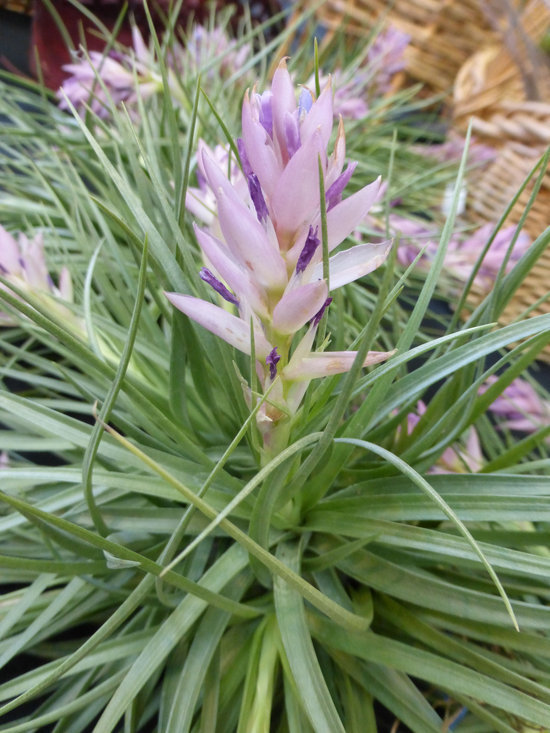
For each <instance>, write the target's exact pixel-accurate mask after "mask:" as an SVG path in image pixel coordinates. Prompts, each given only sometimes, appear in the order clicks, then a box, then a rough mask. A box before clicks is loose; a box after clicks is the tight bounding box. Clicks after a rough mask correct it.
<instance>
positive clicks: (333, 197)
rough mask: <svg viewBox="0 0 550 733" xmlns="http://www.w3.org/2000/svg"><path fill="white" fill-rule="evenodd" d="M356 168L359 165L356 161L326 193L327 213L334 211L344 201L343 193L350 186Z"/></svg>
mask: <svg viewBox="0 0 550 733" xmlns="http://www.w3.org/2000/svg"><path fill="white" fill-rule="evenodd" d="M356 167H357V163H356V162H355V161H354V162H353V163H350V164H349V165H348V167H347V168H346V170H345V171H344V172H343V173H341V174H340V175H339V176H338V178H337V179H336V180H335V181H334V183H333V184H332V185H331V186H329V187H328V189H327V192H326V200H327V211H330V210H331V209H333V208H334V207H335V206H336V204H339V203H340V201H341V200H342V193H343V191H344V189H345V187H346V186H347V185H348V183H349V179H350V178H351V177H352V175H353V171H354V170H355V168H356Z"/></svg>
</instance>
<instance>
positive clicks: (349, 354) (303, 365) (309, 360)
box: [283, 351, 395, 381]
mask: <svg viewBox="0 0 550 733" xmlns="http://www.w3.org/2000/svg"><path fill="white" fill-rule="evenodd" d="M393 354H395V351H369V353H368V354H367V358H366V359H365V361H364V362H363V366H364V367H366V366H371V365H373V364H379V363H380V362H381V361H385V360H386V359H388V358H389V357H390V356H392V355H393ZM356 355H357V352H356V351H323V352H317V353H313V354H310V355H309V356H307V357H305V358H304V359H301V360H300V361H298V362H296V363H295V364H294V363H292V362H293V360H291V362H290V363H289V364H288V366H286V367H285V368H284V370H283V374H284V376H285V378H286V379H291V380H296V381H300V380H302V379H316V378H317V377H329V376H332V375H334V374H342V373H343V372H349V370H350V369H351V367H352V364H353V362H354V361H355V357H356Z"/></svg>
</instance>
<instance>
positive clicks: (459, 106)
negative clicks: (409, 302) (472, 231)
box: [453, 0, 550, 362]
mask: <svg viewBox="0 0 550 733" xmlns="http://www.w3.org/2000/svg"><path fill="white" fill-rule="evenodd" d="M549 27H550V7H548V5H547V4H546V3H545V2H544V0H531V2H529V3H528V4H527V5H526V7H525V9H524V11H523V12H522V13H521V15H520V23H519V24H517V25H516V27H513V28H511V29H509V30H508V32H507V33H505V34H504V36H503V40H502V41H501V43H500V44H491V45H489V46H486V47H485V48H482V49H481V50H479V51H478V52H477V53H475V54H473V55H472V57H471V58H470V59H468V60H467V61H466V62H465V63H464V65H463V66H462V68H461V69H460V71H459V72H458V74H457V78H456V82H455V87H454V109H453V120H454V126H455V129H458V130H459V131H461V132H465V130H466V128H467V126H468V124H469V123H470V122H471V124H472V131H473V133H474V134H475V136H476V137H477V138H478V139H480V140H482V141H483V142H486V143H488V144H490V145H492V146H493V147H494V148H496V151H497V154H496V158H495V159H494V160H493V161H492V162H491V163H490V164H489V165H488V166H487V167H486V168H485V169H484V170H482V171H481V172H478V173H476V174H474V175H473V176H472V177H471V180H470V181H469V196H468V203H467V210H466V215H467V218H468V219H469V220H470V221H471V222H473V223H485V222H496V221H497V220H498V219H499V218H500V217H501V216H502V214H503V213H504V211H505V210H506V208H507V206H508V204H509V203H510V201H511V200H512V199H513V198H514V196H515V195H516V193H517V191H518V189H519V188H520V186H521V185H522V183H523V181H524V180H525V179H526V177H527V176H528V174H529V172H530V171H531V169H532V168H533V166H534V165H535V163H536V162H537V160H538V159H539V158H540V157H541V156H542V154H543V152H544V150H545V148H546V146H547V145H549V144H550V64H549V63H548V60H547V59H544V58H541V56H540V53H539V52H538V50H537V48H536V46H537V44H538V43H539V42H540V40H541V39H542V37H543V35H544V33H545V32H546V31H547V29H548V28H549ZM533 185H534V181H531V182H530V184H529V185H528V186H527V187H526V189H525V190H524V191H523V193H522V194H521V196H520V198H519V200H518V202H517V203H516V205H515V206H514V208H513V210H512V211H511V213H510V215H509V217H508V220H507V222H506V223H507V224H517V223H518V222H519V220H520V218H521V216H522V214H523V212H524V211H525V207H526V205H527V202H528V200H529V197H530V195H531V192H532V190H533ZM549 225H550V170H547V171H546V173H545V176H544V178H543V181H542V186H541V189H540V191H539V193H538V195H537V198H536V199H535V201H534V203H533V206H532V208H531V209H530V211H529V214H528V216H527V219H526V221H525V224H524V229H525V230H526V231H527V232H528V234H529V235H530V236H531V237H532V238H533V239H535V238H536V237H538V236H539V235H540V234H541V233H542V232H543V231H544V230H545V229H546V227H548V226H549ZM548 272H550V248H548V249H546V251H545V252H544V253H543V254H542V256H541V258H540V259H539V261H538V262H537V264H536V265H535V266H534V267H533V268H532V270H531V272H530V273H529V275H528V276H527V278H526V279H525V281H524V282H523V283H522V285H521V287H520V289H519V290H518V292H517V293H516V294H515V295H514V298H513V299H512V301H511V302H510V303H509V304H508V306H507V308H506V310H505V311H504V313H503V314H502V316H501V321H502V322H503V323H510V322H511V321H513V320H515V319H516V318H518V317H519V316H520V315H522V314H523V313H525V311H526V310H528V309H529V308H531V307H532V306H533V304H534V303H537V301H538V300H539V299H544V298H546V297H547V296H548V295H549V292H550V279H549V277H548ZM483 296H484V294H483V293H475V292H474V293H472V294H471V297H470V304H471V305H474V306H475V305H477V303H478V302H479V301H480V300H481V299H482V297H483ZM549 312H550V300H546V301H544V302H541V303H540V304H539V305H537V307H536V308H534V309H533V310H532V311H531V313H532V315H538V314H542V313H549ZM541 358H543V359H544V360H545V361H549V362H550V347H547V348H546V349H545V351H544V353H543V354H542V355H541Z"/></svg>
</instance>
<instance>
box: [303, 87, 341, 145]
mask: <svg viewBox="0 0 550 733" xmlns="http://www.w3.org/2000/svg"><path fill="white" fill-rule="evenodd" d="M332 124H333V112H332V85H331V83H330V81H329V82H328V84H326V86H325V88H324V89H323V91H322V92H321V94H320V95H319V98H318V99H317V100H316V101H315V102H314V103H313V104H312V106H311V109H310V110H309V112H308V113H307V115H306V116H305V118H304V121H303V122H302V125H301V127H300V135H301V138H302V145H303V144H304V143H305V142H306V140H308V139H309V138H310V137H311V136H312V135H313V133H314V132H315V130H319V132H320V134H321V140H322V141H323V147H324V148H326V147H327V145H328V141H329V140H330V135H331V133H332Z"/></svg>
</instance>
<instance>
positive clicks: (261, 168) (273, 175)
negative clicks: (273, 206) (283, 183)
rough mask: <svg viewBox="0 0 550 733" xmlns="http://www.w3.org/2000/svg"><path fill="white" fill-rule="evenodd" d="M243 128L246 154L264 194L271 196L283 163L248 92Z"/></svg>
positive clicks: (244, 107) (243, 115)
mask: <svg viewBox="0 0 550 733" xmlns="http://www.w3.org/2000/svg"><path fill="white" fill-rule="evenodd" d="M242 128H243V142H244V148H245V150H246V156H247V158H248V160H249V162H250V165H251V167H252V170H253V171H254V173H255V174H256V175H257V176H258V180H259V181H260V184H261V186H262V189H263V191H264V194H265V195H266V196H267V197H268V198H269V197H271V195H272V193H273V187H274V185H275V183H276V181H277V180H278V178H279V176H280V174H281V170H282V168H281V163H280V162H279V161H278V160H277V156H276V155H275V151H274V149H273V147H272V142H271V140H270V138H269V135H268V134H267V132H266V131H265V130H264V128H263V127H262V125H261V124H260V123H259V122H258V120H256V119H255V118H254V116H253V114H252V107H251V104H250V100H249V98H248V94H246V96H245V98H244V102H243V111H242Z"/></svg>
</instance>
